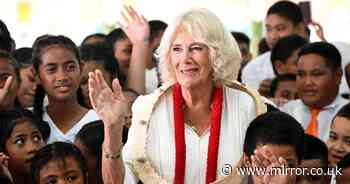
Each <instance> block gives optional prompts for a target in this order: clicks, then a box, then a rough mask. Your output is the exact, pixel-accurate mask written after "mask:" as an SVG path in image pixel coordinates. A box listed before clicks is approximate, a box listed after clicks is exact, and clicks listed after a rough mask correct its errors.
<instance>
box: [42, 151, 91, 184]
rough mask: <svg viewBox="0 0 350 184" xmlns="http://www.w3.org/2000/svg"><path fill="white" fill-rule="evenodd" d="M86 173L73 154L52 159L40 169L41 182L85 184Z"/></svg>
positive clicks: (45, 183) (46, 183)
mask: <svg viewBox="0 0 350 184" xmlns="http://www.w3.org/2000/svg"><path fill="white" fill-rule="evenodd" d="M84 183H85V182H84V173H83V171H82V170H81V168H80V167H79V164H78V162H77V161H76V160H75V159H74V157H72V156H68V157H66V158H65V159H64V160H51V161H49V162H48V163H47V164H46V165H44V166H43V167H42V168H41V169H40V171H39V184H84Z"/></svg>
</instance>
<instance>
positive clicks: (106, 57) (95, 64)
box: [80, 44, 118, 109]
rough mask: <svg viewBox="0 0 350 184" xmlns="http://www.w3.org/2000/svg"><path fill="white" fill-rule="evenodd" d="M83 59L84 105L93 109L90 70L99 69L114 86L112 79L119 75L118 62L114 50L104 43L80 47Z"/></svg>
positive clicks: (110, 84)
mask: <svg viewBox="0 0 350 184" xmlns="http://www.w3.org/2000/svg"><path fill="white" fill-rule="evenodd" d="M80 52H81V61H82V62H83V63H84V67H83V70H82V74H81V81H80V88H81V89H82V93H83V96H84V100H83V101H84V106H85V107H87V108H89V109H92V106H91V104H90V99H89V88H88V79H89V76H88V74H89V72H93V71H95V70H96V69H99V70H100V71H101V72H102V74H103V77H104V78H105V80H106V82H107V84H108V85H109V87H112V81H113V79H114V78H116V77H118V63H117V61H116V60H115V58H114V57H113V53H112V51H111V50H110V49H109V47H108V46H107V45H104V44H94V45H91V44H87V45H83V46H81V48H80Z"/></svg>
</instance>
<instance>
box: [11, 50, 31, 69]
mask: <svg viewBox="0 0 350 184" xmlns="http://www.w3.org/2000/svg"><path fill="white" fill-rule="evenodd" d="M32 52H33V49H32V48H30V47H22V48H19V49H16V50H15V51H13V52H12V56H13V57H14V58H15V59H16V60H17V62H18V64H19V68H20V69H22V68H26V67H28V66H30V65H32V64H33V63H32Z"/></svg>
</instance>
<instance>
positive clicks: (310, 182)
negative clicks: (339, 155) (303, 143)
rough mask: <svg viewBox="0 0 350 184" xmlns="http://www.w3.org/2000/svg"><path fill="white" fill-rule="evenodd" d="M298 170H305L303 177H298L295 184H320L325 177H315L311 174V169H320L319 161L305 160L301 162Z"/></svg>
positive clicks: (320, 163) (320, 162)
mask: <svg viewBox="0 0 350 184" xmlns="http://www.w3.org/2000/svg"><path fill="white" fill-rule="evenodd" d="M300 168H306V171H305V173H304V174H303V175H300V176H298V177H299V179H298V182H297V184H322V183H324V182H325V180H326V177H324V176H322V175H315V174H313V173H312V172H311V169H313V168H322V161H321V159H305V160H302V161H301V164H300Z"/></svg>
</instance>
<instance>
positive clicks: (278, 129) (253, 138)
mask: <svg viewBox="0 0 350 184" xmlns="http://www.w3.org/2000/svg"><path fill="white" fill-rule="evenodd" d="M304 141H305V134H304V129H303V127H302V126H301V125H300V124H299V123H298V121H297V120H295V119H294V118H293V117H292V116H290V115H288V114H286V113H284V112H280V111H272V112H268V113H265V114H262V115H260V116H258V117H256V118H255V119H254V120H253V121H252V122H251V123H250V125H249V127H248V129H247V131H246V137H245V139H244V146H243V147H244V148H243V149H244V153H245V154H247V156H249V157H250V156H251V155H253V154H254V150H255V149H256V148H257V146H259V145H266V144H272V145H281V146H282V145H287V146H292V147H293V148H294V150H295V152H296V154H297V157H298V160H299V161H301V160H302V158H303V153H304Z"/></svg>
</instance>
